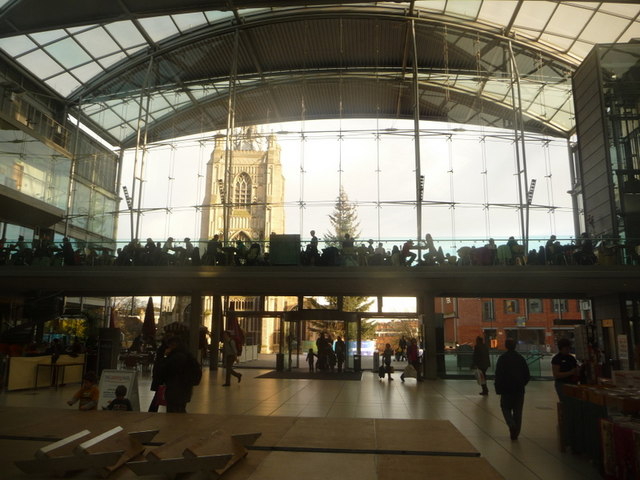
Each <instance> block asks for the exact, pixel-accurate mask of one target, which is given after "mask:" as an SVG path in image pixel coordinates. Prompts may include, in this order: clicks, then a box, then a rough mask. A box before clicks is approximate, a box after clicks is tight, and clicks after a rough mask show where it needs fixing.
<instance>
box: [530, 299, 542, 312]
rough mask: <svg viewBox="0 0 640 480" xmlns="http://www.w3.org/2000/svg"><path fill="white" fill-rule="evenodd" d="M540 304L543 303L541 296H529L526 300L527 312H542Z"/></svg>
mask: <svg viewBox="0 0 640 480" xmlns="http://www.w3.org/2000/svg"><path fill="white" fill-rule="evenodd" d="M542 305H543V303H542V299H541V298H529V299H528V300H527V309H528V310H529V313H542V312H543V307H542Z"/></svg>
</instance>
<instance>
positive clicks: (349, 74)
mask: <svg viewBox="0 0 640 480" xmlns="http://www.w3.org/2000/svg"><path fill="white" fill-rule="evenodd" d="M309 10H310V9H307V11H306V12H305V13H304V14H303V13H302V12H299V11H297V12H296V11H287V12H286V14H280V15H279V16H276V15H275V13H273V12H272V13H270V14H268V15H265V16H258V17H256V18H255V19H251V21H246V22H245V23H244V24H243V25H240V26H231V25H224V26H222V27H220V26H209V27H206V28H203V29H200V30H198V31H197V32H194V33H193V34H190V35H183V36H181V37H179V38H176V39H173V40H170V41H167V42H166V43H164V44H162V45H160V46H159V47H158V48H157V49H156V50H155V51H153V52H140V53H139V54H138V55H137V56H135V57H134V58H132V59H130V60H126V61H123V62H122V63H121V64H120V65H118V67H117V68H114V69H112V71H110V72H109V73H107V74H105V75H102V76H100V77H98V78H96V79H94V80H93V81H92V82H89V83H87V85H86V86H85V87H84V88H83V89H81V90H79V91H78V92H76V93H75V94H74V95H73V97H72V98H71V100H72V101H74V102H77V103H79V104H80V106H81V107H80V108H81V109H82V110H83V116H84V118H86V119H87V120H88V123H90V124H94V125H95V126H96V127H101V128H104V129H106V130H107V131H108V132H109V135H110V136H111V138H112V140H113V141H114V142H115V143H118V144H121V145H122V146H131V144H132V140H133V139H134V138H135V128H137V127H136V125H137V122H134V121H133V115H134V114H135V116H136V118H137V115H138V113H139V111H140V108H141V107H140V105H139V104H138V102H139V98H140V97H141V95H142V96H145V95H147V94H149V95H151V99H152V102H151V103H152V104H153V103H157V105H158V106H157V107H154V106H153V105H152V108H151V109H150V111H149V120H150V121H149V123H148V124H147V126H146V128H147V130H148V132H149V135H150V138H154V139H157V140H165V139H167V137H166V136H165V135H167V134H168V132H166V131H165V129H164V128H162V127H161V125H167V124H168V123H173V124H175V123H176V121H177V120H178V118H180V119H183V117H184V116H185V112H187V111H189V110H190V109H192V110H194V112H197V116H198V117H199V118H200V123H199V128H203V127H204V128H207V129H209V130H210V129H212V128H213V127H214V126H215V127H217V128H221V127H224V126H226V115H227V113H226V110H227V109H226V107H225V108H220V106H221V104H223V103H224V102H225V101H226V100H224V97H225V95H226V94H227V93H228V91H229V77H230V75H231V70H232V68H231V65H232V64H233V59H234V57H235V58H236V59H237V72H238V73H237V77H234V78H235V81H236V82H237V91H236V95H237V96H238V101H239V102H242V104H243V105H244V107H243V108H244V109H245V111H256V110H259V109H266V110H267V111H268V112H269V113H263V114H262V115H258V116H259V117H260V118H265V117H268V118H270V121H272V122H274V121H278V122H279V121H286V120H300V119H301V114H299V113H298V114H296V115H292V113H291V110H290V109H284V110H283V111H282V112H279V111H278V110H280V106H281V99H280V98H276V95H275V93H273V92H272V94H271V99H269V96H266V97H264V96H263V95H264V94H261V95H258V96H256V97H252V98H260V102H261V103H260V104H259V105H257V104H256V105H254V106H253V107H251V106H249V102H250V101H251V98H249V97H247V98H243V99H241V98H240V97H241V96H243V95H246V94H247V93H248V92H253V93H254V94H255V91H256V90H260V91H261V92H264V91H267V92H268V89H269V88H274V87H275V86H276V85H277V87H278V89H279V91H281V92H282V91H284V90H283V89H285V88H286V86H287V85H291V89H292V91H291V92H290V94H288V95H287V94H282V93H280V94H279V95H278V97H280V96H284V97H285V98H288V99H290V98H299V97H296V96H295V94H293V92H294V86H295V88H296V89H299V88H300V85H307V86H309V85H310V84H313V83H318V82H320V81H321V82H322V83H323V84H325V85H326V84H328V83H327V82H329V80H328V77H329V76H331V77H332V78H333V80H332V81H333V88H331V89H330V90H329V91H327V95H328V97H327V98H324V99H322V101H321V102H320V101H315V102H314V101H313V100H312V99H311V98H307V99H305V102H306V116H307V118H311V117H313V118H331V117H334V118H337V117H340V116H347V115H348V116H358V115H369V114H370V113H369V112H371V111H372V110H375V113H376V114H377V115H379V116H383V117H395V118H412V116H413V113H412V112H411V111H410V109H409V110H408V109H407V108H408V107H403V108H399V107H398V105H399V104H400V103H402V102H404V103H407V100H408V99H405V98H403V99H402V100H401V99H400V98H399V97H398V92H400V91H402V90H403V89H406V88H407V86H408V85H410V82H411V81H412V72H411V65H412V59H411V56H410V55H408V54H407V52H410V49H408V48H407V42H408V41H410V40H411V39H410V37H409V36H408V34H407V31H408V30H407V25H408V20H407V18H406V17H402V16H400V15H390V14H389V13H388V12H387V11H386V10H385V11H384V12H383V13H380V12H375V11H369V12H367V14H366V15H362V12H360V13H359V15H357V16H356V15H352V14H347V13H345V11H344V9H341V10H335V9H334V10H333V11H331V12H330V11H329V9H326V8H324V9H319V13H317V14H310V13H309ZM414 20H415V22H416V23H415V28H416V42H417V46H418V48H417V51H418V62H417V63H418V71H419V82H420V83H421V84H423V85H424V86H426V85H432V86H434V87H436V90H439V89H444V91H445V98H448V101H447V103H450V102H451V98H454V97H455V99H456V100H458V101H460V104H459V105H453V104H450V105H448V106H447V108H446V109H445V108H441V109H440V111H439V112H437V114H436V115H435V116H436V117H438V118H439V119H441V120H448V121H459V120H458V119H459V118H466V119H468V121H472V122H480V123H482V124H484V123H486V121H487V119H488V118H489V116H488V115H486V114H484V112H483V111H482V110H478V111H471V110H470V111H467V112H465V113H464V114H459V115H455V118H454V117H453V116H452V115H453V114H452V113H451V112H456V111H457V110H460V109H461V108H463V107H464V108H467V109H474V108H475V105H482V106H483V108H486V109H487V110H491V109H490V108H489V107H488V105H489V104H492V103H493V104H495V105H496V108H497V109H498V110H499V111H500V112H502V113H503V114H504V113H505V108H508V109H511V110H513V107H512V106H511V105H510V104H511V102H512V95H511V85H512V83H513V81H515V77H514V75H513V72H512V65H511V59H510V57H509V49H508V48H507V47H508V42H511V44H512V48H513V51H514V60H515V65H516V70H517V72H518V74H519V82H520V85H521V87H522V86H523V85H524V86H525V87H526V88H525V90H527V91H528V92H530V93H529V94H528V96H527V97H526V98H523V99H522V108H523V113H524V115H525V117H526V118H527V121H526V123H527V126H531V127H533V128H535V130H536V131H538V132H540V131H545V132H548V133H549V134H553V135H562V136H567V135H568V134H570V133H571V131H572V129H573V125H572V120H571V115H570V112H569V113H568V114H567V113H566V112H564V114H563V115H560V116H559V115H558V114H557V111H555V110H553V109H552V108H551V107H550V106H543V101H544V99H543V98H542V96H543V95H542V94H543V93H544V92H545V91H549V92H550V94H552V95H554V96H556V97H559V99H560V100H561V102H560V104H559V105H560V108H570V107H567V104H568V100H569V99H570V82H569V78H568V77H569V75H570V72H571V70H572V69H573V65H571V64H570V63H569V62H567V61H566V60H565V59H563V58H561V57H560V56H558V55H556V54H551V53H550V52H549V51H545V50H544V49H540V48H534V45H533V44H528V43H526V42H523V41H521V40H517V41H516V40H514V39H510V38H508V37H505V36H503V35H502V34H501V32H498V31H480V30H478V29H477V28H476V27H477V25H472V24H470V23H468V22H467V23H465V22H459V21H458V22H456V23H445V22H443V21H442V19H438V20H436V19H434V18H430V17H428V16H424V15H423V16H420V17H415V18H414ZM236 29H237V30H236ZM236 31H238V34H239V35H240V37H239V40H240V41H239V47H238V51H237V55H234V54H235V53H236V52H235V50H234V35H235V34H236ZM149 62H152V63H151V68H150V67H149ZM148 72H151V76H150V77H149V76H148ZM363 76H366V77H370V82H371V81H373V82H374V83H375V82H378V81H383V82H385V83H392V84H393V83H394V82H395V86H394V85H389V86H386V88H384V89H378V90H375V92H376V93H377V94H379V95H392V97H391V98H387V97H386V96H385V97H381V98H378V97H375V96H371V95H372V94H373V93H374V90H370V91H369V92H368V97H367V98H361V101H362V102H373V105H377V106H376V108H375V109H372V107H371V105H366V104H361V105H357V103H358V102H357V101H356V98H360V96H358V95H357V92H349V93H348V94H347V92H346V91H342V92H341V94H342V97H343V99H348V101H349V102H350V103H351V104H352V106H353V108H352V109H351V111H350V113H346V112H344V111H343V112H341V111H340V109H339V107H338V106H337V105H338V103H339V102H335V101H332V99H331V96H332V95H333V96H335V94H336V92H339V93H340V90H339V89H338V90H336V88H338V87H339V86H340V85H341V84H343V83H344V82H345V81H349V80H351V79H353V78H358V79H359V80H360V81H362V77H363ZM247 83H248V85H251V87H250V88H245V87H244V85H245V84H247ZM257 85H260V86H259V87H258V86H257ZM265 89H266V90H265ZM167 92H169V96H173V97H174V98H168V97H167ZM314 92H315V94H319V92H320V90H317V89H314ZM447 92H449V93H447ZM531 92H535V95H534V93H531ZM308 95H309V96H310V95H311V94H310V93H309V94H308ZM541 95H542V96H541ZM210 96H212V98H215V99H216V100H215V101H209V100H207V98H208V97H210ZM349 96H351V98H349ZM475 96H477V97H484V99H483V100H482V101H479V100H474V97H475ZM563 96H564V97H566V98H564V99H563V98H562V97H563ZM467 97H468V98H467ZM463 98H464V99H466V100H464V101H462V100H461V99H463ZM176 100H178V101H176ZM554 100H557V99H555V98H554ZM569 103H570V102H569ZM314 104H318V105H319V104H322V105H324V106H323V108H322V109H320V110H318V111H316V110H313V109H312V108H311V105H314ZM96 105H98V106H96ZM100 105H102V106H103V108H100ZM124 105H128V107H129V108H128V110H129V118H127V115H124V114H122V113H120V114H118V113H113V112H118V111H120V112H122V110H123V108H120V107H122V106H124ZM136 105H137V111H136V108H133V107H135V106H136ZM144 105H145V103H144V102H143V107H142V109H144ZM212 105H217V106H218V107H217V108H216V109H215V110H211V111H208V108H209V107H211V106H212ZM330 105H333V106H334V107H335V108H334V109H333V110H332V109H330V108H329V109H327V106H330ZM205 106H206V107H205ZM456 107H457V108H456ZM119 108H120V110H119ZM411 108H412V107H411ZM545 109H546V110H547V112H546V113H545V112H544V110H545ZM107 110H112V111H113V112H112V113H110V114H109V115H105V112H106V111H107ZM241 110H242V109H238V110H237V111H238V112H239V111H241ZM429 111H431V110H429ZM256 113H258V112H256ZM549 113H551V114H549ZM424 114H425V112H423V111H422V108H421V115H424ZM174 115H175V117H174V118H173V119H172V118H171V117H172V116H174ZM221 115H222V116H221ZM104 116H109V117H111V120H110V121H107V120H105V119H103V117H104ZM428 117H431V116H430V115H427V116H426V117H423V118H428ZM116 119H118V120H119V121H121V123H120V124H119V125H116ZM238 122H240V123H243V122H245V123H259V122H258V119H257V118H255V119H249V118H247V119H246V120H242V119H236V124H238ZM503 123H505V122H503ZM506 123H508V122H506ZM490 124H492V125H493V124H495V121H492V122H490ZM156 128H157V131H156ZM179 130H180V131H181V132H183V133H184V134H185V135H186V134H189V133H200V130H196V131H189V129H187V128H185V127H183V128H180V129H179ZM161 131H162V132H163V133H162V134H161V133H160V132H161Z"/></svg>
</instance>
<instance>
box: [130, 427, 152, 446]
mask: <svg viewBox="0 0 640 480" xmlns="http://www.w3.org/2000/svg"><path fill="white" fill-rule="evenodd" d="M159 431H160V430H142V431H139V432H129V436H130V437H131V438H134V439H136V440H137V441H138V442H140V443H149V442H150V441H151V440H153V437H155V436H156V435H157V434H158V432H159Z"/></svg>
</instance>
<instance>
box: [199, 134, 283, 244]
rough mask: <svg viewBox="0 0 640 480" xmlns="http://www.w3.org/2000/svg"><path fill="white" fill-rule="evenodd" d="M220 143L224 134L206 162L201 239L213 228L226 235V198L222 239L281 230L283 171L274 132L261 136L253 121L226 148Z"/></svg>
mask: <svg viewBox="0 0 640 480" xmlns="http://www.w3.org/2000/svg"><path fill="white" fill-rule="evenodd" d="M225 143H226V141H225V137H224V135H218V136H216V139H215V146H214V150H213V153H212V154H211V158H210V159H209V162H208V163H207V177H206V186H207V190H206V192H205V196H204V201H203V209H202V223H201V233H200V236H201V240H202V241H205V242H206V241H207V240H209V239H210V238H212V237H213V236H214V235H216V234H218V235H220V238H221V239H225V235H224V233H225V218H224V217H225V209H224V208H223V204H224V202H225V200H226V201H227V202H228V209H227V212H226V213H227V215H228V220H227V236H226V239H227V240H229V241H235V240H242V241H244V242H245V243H247V242H251V241H264V240H267V239H268V238H269V235H270V234H271V233H284V177H283V175H282V165H281V164H280V146H279V145H278V143H277V142H276V137H275V135H269V136H266V137H265V136H262V135H260V134H257V132H256V130H255V127H245V128H243V129H242V132H241V133H240V135H238V136H236V137H234V139H233V142H232V148H231V150H229V151H227V150H226V148H225ZM225 169H227V175H226V177H227V182H225ZM226 188H229V191H228V192H226V191H225V189H226Z"/></svg>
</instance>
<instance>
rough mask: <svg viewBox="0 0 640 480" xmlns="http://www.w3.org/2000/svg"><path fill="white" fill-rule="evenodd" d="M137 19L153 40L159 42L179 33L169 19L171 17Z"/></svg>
mask: <svg viewBox="0 0 640 480" xmlns="http://www.w3.org/2000/svg"><path fill="white" fill-rule="evenodd" d="M139 21H140V24H141V25H142V26H143V27H144V29H145V30H146V31H147V34H148V35H149V37H151V39H152V40H153V41H154V42H160V41H162V40H164V39H166V38H169V37H172V36H174V35H178V34H179V33H180V32H179V31H178V29H177V28H176V26H175V24H174V23H173V22H172V21H171V17H153V18H141V19H140V20H139Z"/></svg>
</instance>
